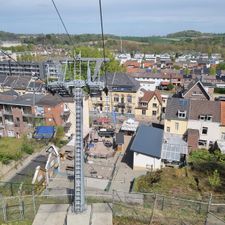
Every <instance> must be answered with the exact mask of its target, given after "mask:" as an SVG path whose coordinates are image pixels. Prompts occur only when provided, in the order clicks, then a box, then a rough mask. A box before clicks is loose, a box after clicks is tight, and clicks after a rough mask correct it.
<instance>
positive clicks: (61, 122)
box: [0, 90, 89, 137]
mask: <svg viewBox="0 0 225 225" xmlns="http://www.w3.org/2000/svg"><path fill="white" fill-rule="evenodd" d="M83 105H84V107H83V110H84V126H83V129H84V136H86V135H87V134H88V133H89V109H88V99H86V100H85V99H84V103H83ZM75 115H76V114H75V103H74V101H73V99H72V98H70V100H68V99H63V98H62V97H60V96H58V95H54V96H53V95H43V94H24V95H21V96H20V95H18V94H17V93H16V92H14V91H12V90H11V91H7V92H3V93H1V94H0V136H7V137H15V136H16V137H20V136H21V135H23V134H30V135H31V134H32V133H33V131H34V128H35V126H39V125H47V126H63V127H64V130H65V134H66V136H68V137H70V136H71V135H74V134H75V117H76V116H75Z"/></svg>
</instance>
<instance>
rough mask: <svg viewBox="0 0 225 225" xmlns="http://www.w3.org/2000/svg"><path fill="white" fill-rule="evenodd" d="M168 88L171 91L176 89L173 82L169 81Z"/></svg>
mask: <svg viewBox="0 0 225 225" xmlns="http://www.w3.org/2000/svg"><path fill="white" fill-rule="evenodd" d="M167 89H168V90H169V91H170V90H173V89H174V85H173V84H172V83H169V84H168V86H167Z"/></svg>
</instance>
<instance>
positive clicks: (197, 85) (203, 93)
mask: <svg viewBox="0 0 225 225" xmlns="http://www.w3.org/2000/svg"><path fill="white" fill-rule="evenodd" d="M182 97H183V98H185V99H193V100H211V98H212V97H211V96H210V95H209V94H208V90H207V89H206V88H205V87H204V85H203V84H202V82H201V81H200V80H198V81H193V82H191V83H190V84H189V85H188V87H187V90H186V91H184V92H183V93H182Z"/></svg>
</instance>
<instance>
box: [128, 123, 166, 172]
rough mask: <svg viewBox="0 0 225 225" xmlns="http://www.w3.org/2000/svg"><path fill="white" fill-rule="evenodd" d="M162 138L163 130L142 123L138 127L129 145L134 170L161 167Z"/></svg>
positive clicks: (151, 169)
mask: <svg viewBox="0 0 225 225" xmlns="http://www.w3.org/2000/svg"><path fill="white" fill-rule="evenodd" d="M162 140H163V130H161V129H158V128H154V127H150V126H144V125H142V126H140V127H139V128H138V131H137V134H136V136H135V137H134V140H133V142H132V145H131V147H130V151H132V152H133V169H134V170H150V171H153V170H157V169H161V148H162Z"/></svg>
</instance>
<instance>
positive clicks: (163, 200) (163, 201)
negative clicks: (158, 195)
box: [161, 196, 165, 211]
mask: <svg viewBox="0 0 225 225" xmlns="http://www.w3.org/2000/svg"><path fill="white" fill-rule="evenodd" d="M162 198H163V199H162V207H161V210H162V211H163V209H164V203H165V197H164V196H163V197H162Z"/></svg>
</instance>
